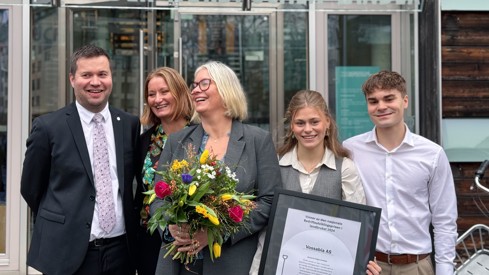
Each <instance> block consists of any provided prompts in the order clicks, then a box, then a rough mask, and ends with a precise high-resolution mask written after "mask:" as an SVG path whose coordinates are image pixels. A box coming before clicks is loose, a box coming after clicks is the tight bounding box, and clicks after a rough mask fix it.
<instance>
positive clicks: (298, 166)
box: [279, 146, 365, 204]
mask: <svg viewBox="0 0 489 275" xmlns="http://www.w3.org/2000/svg"><path fill="white" fill-rule="evenodd" d="M279 164H280V166H289V165H291V166H292V168H294V169H295V170H297V171H299V181H300V185H301V188H302V192H303V193H307V194H309V193H310V192H311V190H312V188H313V187H314V183H315V182H316V179H317V177H318V175H319V171H320V170H321V166H323V165H325V166H327V167H328V168H330V169H333V170H336V162H335V156H334V154H333V152H331V151H330V150H329V149H328V148H326V150H325V152H324V155H323V159H322V160H321V161H320V162H319V163H318V164H317V165H316V167H315V168H314V170H313V171H312V172H311V173H309V172H307V171H306V169H305V168H304V166H303V165H302V163H300V161H299V159H298V158H297V146H296V147H294V149H292V151H289V152H287V153H285V155H284V156H283V157H282V158H281V159H280V161H279ZM341 190H342V192H341V193H342V199H343V200H344V201H350V202H355V203H361V204H365V193H364V191H363V186H362V181H361V180H360V177H359V175H358V172H357V169H356V167H355V164H354V163H353V161H352V160H351V159H349V158H343V164H342V165H341Z"/></svg>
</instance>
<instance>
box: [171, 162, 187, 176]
mask: <svg viewBox="0 0 489 275" xmlns="http://www.w3.org/2000/svg"><path fill="white" fill-rule="evenodd" d="M188 165H189V164H188V162H187V161H186V160H181V161H178V160H174V161H173V163H172V165H171V170H172V171H173V172H175V173H178V172H179V171H181V170H183V168H188Z"/></svg>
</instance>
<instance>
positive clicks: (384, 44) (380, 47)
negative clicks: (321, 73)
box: [328, 15, 392, 140]
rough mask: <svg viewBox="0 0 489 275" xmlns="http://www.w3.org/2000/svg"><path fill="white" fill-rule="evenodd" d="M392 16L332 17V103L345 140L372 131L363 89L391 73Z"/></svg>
mask: <svg viewBox="0 0 489 275" xmlns="http://www.w3.org/2000/svg"><path fill="white" fill-rule="evenodd" d="M391 40H392V28H391V16H390V15H330V16H328V74H329V75H328V80H329V81H328V91H329V93H328V97H329V98H328V99H329V103H330V104H329V107H330V109H331V112H332V113H334V114H336V120H337V122H338V128H339V130H340V137H341V139H342V140H344V139H346V138H348V137H351V136H354V135H357V134H360V133H363V132H366V131H369V130H371V129H372V127H373V124H372V123H371V121H370V119H369V117H368V114H367V106H366V103H365V97H364V96H363V93H362V90H361V85H362V83H363V82H364V81H365V80H366V79H367V78H368V76H369V75H370V74H372V73H375V72H377V71H379V70H391V68H392V60H391V49H392V45H391Z"/></svg>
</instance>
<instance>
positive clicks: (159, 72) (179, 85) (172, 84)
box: [141, 67, 194, 125]
mask: <svg viewBox="0 0 489 275" xmlns="http://www.w3.org/2000/svg"><path fill="white" fill-rule="evenodd" d="M155 77H161V78H163V79H164V80H165V82H166V84H167V85H168V88H169V90H170V94H171V95H172V96H173V98H174V99H175V102H176V105H175V108H174V109H173V114H172V117H171V119H172V120H177V119H179V118H181V117H183V118H185V119H186V120H190V118H191V117H192V115H193V113H194V105H193V103H192V98H191V97H190V89H189V87H188V86H187V83H186V82H185V80H184V79H183V77H182V76H181V75H180V74H179V73H178V72H177V71H176V70H175V69H173V68H169V67H160V68H156V69H155V70H153V71H152V72H150V73H149V74H148V76H147V77H146V82H145V83H144V103H145V105H144V110H143V115H142V116H141V124H143V125H156V124H160V123H161V121H160V119H159V118H158V117H157V116H156V115H155V114H154V113H153V112H152V111H151V108H150V107H149V106H148V93H149V91H148V84H149V82H150V81H151V80H152V79H153V78H155Z"/></svg>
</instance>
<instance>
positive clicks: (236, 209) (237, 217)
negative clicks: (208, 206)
mask: <svg viewBox="0 0 489 275" xmlns="http://www.w3.org/2000/svg"><path fill="white" fill-rule="evenodd" d="M228 213H229V217H230V218H231V220H233V221H235V222H241V221H242V220H243V213H244V211H243V209H242V208H241V206H238V205H237V206H233V207H231V208H229V209H228Z"/></svg>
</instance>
